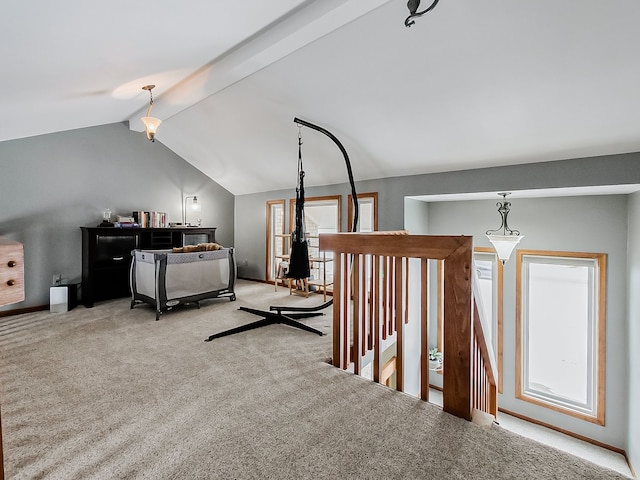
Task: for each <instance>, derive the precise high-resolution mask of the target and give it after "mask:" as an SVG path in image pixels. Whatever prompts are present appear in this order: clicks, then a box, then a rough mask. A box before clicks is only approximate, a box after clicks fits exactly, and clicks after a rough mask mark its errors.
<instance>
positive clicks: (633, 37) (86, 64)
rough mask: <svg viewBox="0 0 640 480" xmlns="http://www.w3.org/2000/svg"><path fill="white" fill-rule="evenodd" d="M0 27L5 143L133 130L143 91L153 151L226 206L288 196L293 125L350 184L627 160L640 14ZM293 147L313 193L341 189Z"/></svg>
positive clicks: (185, 15) (119, 15)
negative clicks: (231, 199) (273, 194)
mask: <svg viewBox="0 0 640 480" xmlns="http://www.w3.org/2000/svg"><path fill="white" fill-rule="evenodd" d="M429 3H430V2H428V1H427V3H425V2H423V5H422V6H421V8H424V7H426V6H427V5H428V4H429ZM2 10H3V14H2V16H1V17H0V40H1V41H2V45H3V49H2V52H1V53H0V62H1V63H0V64H1V65H2V72H3V73H2V75H0V141H2V140H9V139H14V138H22V137H28V136H33V135H40V134H45V133H51V132H54V131H62V130H70V129H75V128H82V127H86V126H94V125H101V124H106V123H114V122H120V121H126V120H129V121H130V128H131V129H132V130H136V131H139V130H141V129H142V124H141V122H140V120H139V118H140V117H141V116H143V114H144V112H145V110H146V107H147V103H148V99H149V97H148V94H147V92H144V91H142V90H141V87H142V86H143V85H145V84H148V83H153V84H155V85H157V87H156V88H155V89H154V91H153V92H154V100H155V103H154V109H153V113H152V115H153V116H157V117H159V118H160V119H161V120H163V123H162V125H161V126H160V128H159V130H158V134H157V141H159V142H161V143H163V144H164V145H166V146H167V147H169V148H171V149H172V150H173V151H175V152H176V153H177V154H178V155H180V156H182V157H183V158H185V160H187V161H188V162H190V163H192V164H193V165H194V166H196V167H197V168H199V169H200V170H201V171H203V172H204V173H206V174H207V175H209V176H210V177H211V178H212V179H214V180H215V181H217V182H218V183H220V184H221V185H222V186H224V187H225V188H227V189H228V190H229V191H231V192H232V193H234V194H244V193H252V192H258V191H267V190H275V189H280V188H282V189H286V188H293V187H294V186H295V181H296V161H297V134H298V130H297V128H296V126H295V125H294V123H293V118H294V117H296V116H297V117H299V118H302V119H304V120H307V121H309V122H311V123H315V124H317V125H320V126H322V127H324V128H326V129H327V130H329V131H331V132H332V133H333V134H335V135H336V136H337V137H338V138H339V139H340V140H341V141H342V143H343V144H344V146H345V147H346V149H347V151H348V152H349V156H350V157H351V161H352V164H353V172H354V176H355V178H356V180H363V179H370V178H379V177H386V176H397V175H409V174H419V173H429V172H438V171H448V170H459V169H466V168H476V167H485V166H497V165H508V164H519V163H528V162H538V161H547V160H560V159H565V158H575V157H585V156H594V155H604V154H614V153H627V152H633V151H640V114H639V113H638V112H640V89H639V88H638V85H640V62H639V61H638V53H639V49H640V28H638V25H639V24H640V2H638V1H637V0H608V1H602V0H598V1H596V0H560V1H558V0H537V1H535V2H531V1H530V2H519V1H513V0H482V1H477V0H455V1H453V0H441V1H440V3H439V4H438V6H437V7H436V8H435V9H434V10H433V11H432V12H431V13H429V14H428V15H426V16H424V17H422V18H419V19H417V20H416V24H415V25H414V26H413V27H411V28H406V27H405V26H404V19H405V18H406V16H407V14H408V10H407V8H406V2H405V1H404V0H367V1H363V0H343V1H340V0H315V1H302V0H270V1H269V2H265V1H260V0H244V1H243V2H230V1H222V0H215V1H214V0H185V1H183V2H180V3H178V2H174V1H170V0H156V1H155V2H151V3H149V2H146V3H144V4H143V3H141V2H132V1H131V0H128V1H124V0H114V1H111V2H108V3H107V4H104V5H102V4H101V5H100V7H98V6H96V4H94V3H92V2H86V1H83V0H61V1H60V2H55V3H51V2H46V1H45V0H37V1H35V2H25V1H20V0H5V1H3V8H2ZM302 135H303V141H304V145H303V156H304V161H305V170H306V172H307V175H306V182H307V184H308V185H324V184H331V183H343V182H346V180H347V176H346V171H345V166H344V161H343V159H342V155H341V153H340V152H339V150H338V149H337V147H336V146H335V145H334V144H333V142H331V141H330V140H329V139H328V138H327V137H325V136H324V135H322V134H320V133H318V132H316V131H313V130H310V129H306V128H305V129H303V130H302ZM157 147H158V145H154V144H152V143H150V142H149V143H148V148H150V149H151V148H157ZM283 172H284V174H283ZM287 172H288V173H287Z"/></svg>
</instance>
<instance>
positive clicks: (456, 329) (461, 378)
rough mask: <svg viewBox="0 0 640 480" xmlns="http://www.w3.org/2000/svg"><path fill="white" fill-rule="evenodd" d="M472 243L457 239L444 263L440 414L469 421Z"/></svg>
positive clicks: (461, 238)
mask: <svg viewBox="0 0 640 480" xmlns="http://www.w3.org/2000/svg"><path fill="white" fill-rule="evenodd" d="M472 252H473V239H472V237H460V246H459V247H458V248H457V249H456V250H455V251H453V252H452V253H451V254H450V255H449V256H447V257H446V258H445V261H444V348H443V350H444V352H443V353H444V372H443V377H444V378H443V386H444V393H443V410H444V411H445V412H448V413H451V414H452V415H456V416H458V417H461V418H465V419H467V420H471V408H472V407H471V398H472V395H471V358H472V353H471V351H472V334H473V330H472V323H471V322H472V315H471V309H472V302H471V296H472V291H471V278H472V275H471V265H472Z"/></svg>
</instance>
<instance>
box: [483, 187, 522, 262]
mask: <svg viewBox="0 0 640 480" xmlns="http://www.w3.org/2000/svg"><path fill="white" fill-rule="evenodd" d="M510 194H511V193H510V192H503V193H498V195H500V196H501V197H502V202H498V203H496V206H497V207H498V213H499V214H500V216H501V217H502V224H501V225H500V227H499V228H497V229H495V230H487V232H486V235H487V238H488V239H489V241H490V242H491V244H492V245H493V248H495V250H496V253H497V254H498V258H499V259H500V261H501V262H502V264H503V265H504V264H505V263H506V262H507V260H509V257H510V256H511V253H512V252H513V249H514V248H516V245H517V244H518V242H520V240H522V239H523V238H524V235H520V232H519V231H518V230H512V229H510V228H509V224H508V223H507V215H509V207H510V206H511V203H509V202H507V195H510Z"/></svg>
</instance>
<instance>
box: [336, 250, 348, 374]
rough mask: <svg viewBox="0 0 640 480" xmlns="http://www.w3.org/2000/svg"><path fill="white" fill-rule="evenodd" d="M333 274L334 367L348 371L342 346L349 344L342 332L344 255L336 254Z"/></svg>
mask: <svg viewBox="0 0 640 480" xmlns="http://www.w3.org/2000/svg"><path fill="white" fill-rule="evenodd" d="M333 257H334V262H335V263H334V267H333V268H334V269H335V270H334V272H333V366H334V367H337V368H342V369H346V368H347V367H346V366H345V363H346V362H345V358H344V356H343V350H342V345H343V343H347V340H346V338H345V333H346V332H344V331H342V321H341V319H342V311H343V310H342V308H341V306H342V303H343V301H344V300H343V296H342V261H343V259H344V254H342V253H336V254H334V256H333Z"/></svg>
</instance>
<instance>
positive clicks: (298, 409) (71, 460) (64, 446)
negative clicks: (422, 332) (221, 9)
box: [0, 281, 626, 480]
mask: <svg viewBox="0 0 640 480" xmlns="http://www.w3.org/2000/svg"><path fill="white" fill-rule="evenodd" d="M236 291H237V298H238V300H237V301H236V302H229V301H228V300H227V299H224V300H222V299H220V300H209V301H205V302H202V308H200V309H196V308H188V307H187V308H178V309H176V310H175V311H172V312H168V313H166V314H164V315H163V316H162V317H161V319H160V320H159V321H155V315H154V311H153V310H152V309H151V308H150V307H148V306H139V307H136V308H135V309H133V310H130V309H129V300H128V299H121V300H113V301H108V302H101V303H98V304H97V305H96V306H95V307H94V308H92V309H86V308H84V307H78V308H76V309H74V310H72V311H70V312H68V313H64V314H52V313H49V312H39V313H33V314H23V315H17V316H14V317H7V318H4V319H2V320H1V321H0V362H1V364H0V395H1V402H2V421H3V435H4V442H5V444H4V445H5V469H6V473H7V477H8V478H17V479H35V478H52V479H138V478H140V479H187V478H188V479H198V478H211V479H324V478H327V479H329V478H330V479H335V478H354V479H356V478H357V479H360V478H376V479H396V478H397V479H402V478H406V479H492V480H493V479H513V478H518V479H520V478H522V479H552V478H553V479H556V478H563V479H573V478H575V479H577V478H580V479H584V478H594V479H595V478H598V479H609V478H611V479H615V478H626V477H624V476H622V475H620V474H618V473H616V472H613V471H610V470H607V469H604V468H602V467H598V466H596V465H593V464H591V463H589V462H587V461H585V460H582V459H579V458H577V457H573V456H571V455H569V454H566V453H564V452H560V451H558V450H554V449H552V448H549V447H547V446H545V445H542V444H539V443H536V442H534V441H531V440H528V439H525V438H523V437H520V436H518V435H516V434H513V433H511V432H508V431H505V430H503V429H501V428H500V427H496V426H494V427H492V428H490V429H483V428H480V427H478V426H476V425H474V424H471V423H469V422H466V421H464V420H461V419H458V418H455V417H453V416H450V415H448V414H446V413H443V412H442V411H441V410H440V409H439V408H438V407H436V406H434V405H431V404H428V403H424V402H422V401H420V400H418V399H416V398H413V397H411V396H408V395H405V394H402V393H398V392H395V391H393V390H391V389H388V388H386V387H383V386H380V385H376V384H374V383H372V382H370V381H368V380H365V379H363V378H360V377H357V376H354V375H352V374H349V373H346V372H342V371H340V370H338V369H336V368H333V367H332V366H330V365H329V364H328V363H327V360H328V358H329V356H330V351H331V309H330V308H329V309H327V310H325V312H326V315H325V316H323V317H317V318H312V319H308V320H305V322H307V323H308V324H309V325H311V326H313V327H315V328H318V329H320V330H322V331H325V332H327V336H324V337H319V336H317V335H314V334H311V333H308V332H304V331H301V330H297V329H294V328H291V327H288V326H284V325H273V326H268V327H264V328H260V329H257V330H253V331H249V332H244V333H241V334H237V335H235V336H231V337H226V338H220V339H216V340H214V341H213V342H210V343H205V342H204V339H205V338H207V337H208V336H209V335H210V334H212V333H216V332H218V331H221V330H225V329H227V328H231V327H235V326H237V325H240V324H243V323H247V322H250V321H253V320H255V319H256V317H255V316H253V315H250V314H248V313H246V312H242V311H239V310H237V309H238V307H239V306H249V307H254V308H262V309H264V308H266V307H268V306H269V305H273V304H278V305H304V306H309V305H313V304H320V303H322V301H321V297H319V296H312V297H311V298H309V299H305V298H302V297H297V296H289V295H288V291H285V290H284V289H280V290H279V291H278V292H275V291H274V289H273V286H267V285H263V284H259V283H253V282H243V281H240V282H238V286H237V289H236Z"/></svg>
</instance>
